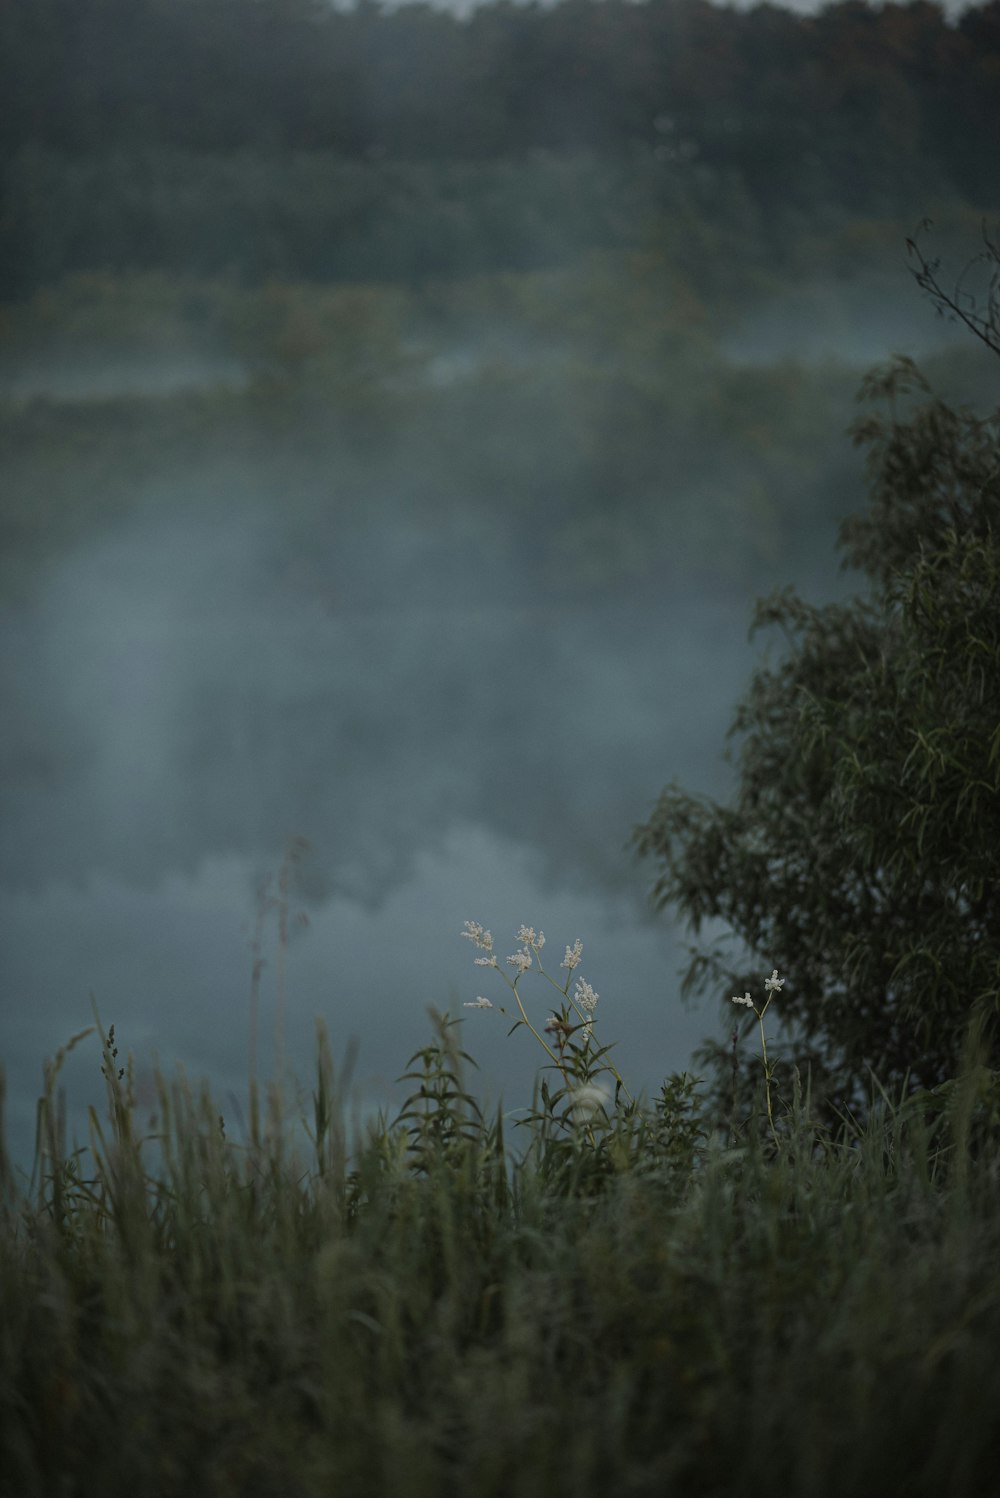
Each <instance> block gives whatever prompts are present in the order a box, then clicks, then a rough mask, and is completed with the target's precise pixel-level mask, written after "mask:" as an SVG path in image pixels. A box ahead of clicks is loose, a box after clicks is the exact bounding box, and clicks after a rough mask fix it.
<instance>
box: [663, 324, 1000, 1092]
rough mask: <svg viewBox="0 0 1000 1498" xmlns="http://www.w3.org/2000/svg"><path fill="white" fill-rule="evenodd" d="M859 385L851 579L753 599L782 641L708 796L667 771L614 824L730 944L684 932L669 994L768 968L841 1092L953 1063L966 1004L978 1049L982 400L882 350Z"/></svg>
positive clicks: (995, 565)
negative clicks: (727, 797)
mask: <svg viewBox="0 0 1000 1498" xmlns="http://www.w3.org/2000/svg"><path fill="white" fill-rule="evenodd" d="M945 300H947V298H946V299H945ZM862 395H863V396H864V397H865V398H866V399H867V400H868V401H869V402H876V403H878V405H879V406H880V407H881V409H875V410H874V411H872V412H871V413H870V414H868V415H866V416H865V417H864V418H863V419H862V420H860V421H859V422H858V423H857V424H856V426H855V429H854V436H855V439H856V441H858V442H860V443H863V444H865V445H866V447H867V451H868V468H869V476H870V489H871V494H870V504H869V507H868V510H867V512H866V513H865V514H863V515H858V516H855V517H853V518H851V519H849V520H847V521H846V522H845V523H844V524H843V526H842V528H841V534H840V546H841V549H842V551H843V554H844V565H845V566H846V567H851V568H855V569H859V570H860V571H861V572H862V573H863V574H864V575H865V577H866V578H867V582H868V588H867V592H866V593H865V594H864V595H862V596H858V597H856V598H855V599H853V600H852V601H850V602H847V603H829V604H825V605H822V606H815V605H812V604H809V603H807V602H806V601H805V600H804V599H802V598H801V597H800V596H799V594H798V593H797V592H796V590H795V589H794V588H788V589H787V590H785V591H783V592H780V593H778V594H775V595H772V596H770V597H768V598H766V599H763V600H761V601H760V602H759V603H758V605H757V609H756V613H755V618H754V624H753V628H754V629H755V630H758V629H761V628H764V627H774V626H777V627H778V629H779V630H781V631H782V632H783V634H784V639H785V649H784V651H783V652H782V654H781V656H780V659H779V660H778V661H777V663H776V664H775V663H772V664H768V663H765V664H763V665H761V666H760V667H759V668H758V669H757V670H756V671H755V672H754V674H753V677H752V680H751V682H750V685H749V689H748V690H747V692H746V694H745V696H744V698H743V700H742V701H741V703H740V704H739V707H738V709H737V712H736V715H735V720H734V722H733V725H732V728H731V730H730V734H731V737H732V739H733V740H734V743H735V745H736V746H737V747H736V764H737V768H738V783H737V788H736V791H735V795H734V798H733V800H732V802H731V804H728V805H719V804H716V803H715V802H712V801H710V800H706V799H702V798H698V797H696V796H692V795H690V794H688V793H686V792H685V791H684V790H683V789H682V788H680V787H678V786H677V785H675V784H674V785H671V786H669V787H667V789H666V790H664V792H663V794H662V795H661V797H660V799H659V801H658V802H657V804H656V806H655V808H654V810H653V812H652V814H651V816H650V818H649V821H648V822H647V823H646V824H645V825H644V826H642V827H640V828H638V829H637V831H636V844H637V846H638V848H639V850H640V852H642V853H644V854H648V855H651V856H652V857H653V858H654V859H655V860H656V862H657V864H658V865H659V873H658V877H657V879H656V882H655V885H654V888H653V899H654V901H655V903H656V905H657V906H658V907H659V908H666V907H674V908H675V909H676V910H677V911H678V912H679V913H680V914H681V915H682V916H684V917H685V918H686V919H687V921H688V922H690V923H691V926H692V927H693V931H694V933H695V935H696V936H698V935H699V934H700V932H701V930H702V927H703V925H704V923H706V922H708V921H710V920H712V921H715V920H720V921H722V922H724V923H726V925H727V926H728V927H729V928H730V931H731V933H733V935H734V936H735V937H736V938H738V939H739V942H740V943H742V945H743V948H744V952H745V953H749V955H750V959H751V961H753V970H752V971H753V976H750V975H749V974H748V971H747V970H746V967H745V966H744V965H743V961H744V954H742V953H741V954H740V955H741V960H740V962H739V963H736V962H734V961H732V960H727V959H726V957H725V955H724V943H723V944H719V943H715V944H714V945H706V944H704V943H703V944H702V945H701V946H696V947H694V948H693V949H692V953H691V960H690V964H689V966H688V969H687V972H686V975H685V989H686V991H688V992H692V991H697V992H711V993H715V994H717V995H718V996H719V997H720V999H723V1001H725V999H726V998H728V996H729V995H730V994H733V993H742V992H743V991H744V988H745V987H753V988H754V989H755V990H759V987H760V983H759V979H760V974H761V973H762V972H764V971H766V970H770V969H771V968H772V967H774V966H777V967H778V968H779V969H780V970H781V972H782V973H784V974H787V975H788V982H787V986H786V987H785V989H784V990H783V992H782V995H781V1004H780V1013H781V1017H782V1019H783V1021H784V1023H785V1026H786V1035H787V1049H786V1054H787V1055H788V1056H789V1057H791V1058H793V1059H798V1060H800V1061H803V1060H806V1059H810V1060H811V1061H812V1062H814V1063H815V1065H816V1066H817V1067H818V1068H820V1069H821V1070H826V1071H827V1073H828V1080H829V1081H830V1083H831V1085H832V1086H833V1088H834V1090H835V1092H836V1093H837V1095H839V1096H840V1097H842V1098H847V1097H849V1096H852V1095H857V1093H858V1089H859V1088H862V1089H864V1088H866V1087H867V1086H868V1085H870V1078H869V1072H870V1071H871V1072H874V1074H875V1076H876V1077H877V1078H878V1079H879V1081H880V1082H881V1083H882V1084H883V1085H887V1084H888V1085H900V1084H908V1085H911V1086H934V1085H936V1084H938V1083H940V1082H942V1081H944V1080H946V1079H947V1078H949V1077H951V1076H953V1075H954V1074H955V1071H956V1067H957V1064H958V1059H959V1056H960V1054H961V1049H962V1045H963V1040H964V1036H965V1033H966V1031H967V1029H968V1025H969V1022H970V1020H971V1019H972V1018H973V1017H974V1016H975V1017H977V1018H978V1019H979V1020H980V1021H981V1022H982V1027H983V1031H984V1034H985V1036H986V1038H987V1039H986V1043H987V1045H988V1046H989V1049H990V1055H991V1059H992V1064H993V1065H994V1066H996V1065H997V1064H1000V1025H998V1023H997V1020H998V1017H1000V852H998V850H1000V412H997V413H994V415H992V416H991V417H988V418H982V417H979V416H977V415H976V414H974V413H973V412H971V411H969V410H965V409H962V410H956V409H953V408H952V407H951V406H949V405H948V404H946V403H945V402H943V401H942V400H940V399H938V398H936V397H935V396H934V395H933V393H932V392H931V391H930V389H929V388H928V386H927V385H926V383H925V381H924V380H923V378H922V376H921V375H920V373H919V371H918V370H917V368H916V367H915V366H914V365H913V363H912V362H911V361H909V360H907V359H904V358H896V359H895V360H893V361H892V363H891V364H890V365H889V366H887V367H886V368H884V369H881V370H878V371H875V372H873V373H872V374H870V375H869V376H868V378H867V379H866V381H865V383H864V386H863V389H862ZM753 959H756V961H754V960H753ZM778 1009H779V1006H778V1005H775V1006H774V1007H773V1008H772V1013H775V1011H777V1010H778ZM705 1055H706V1056H708V1057H711V1056H714V1058H715V1061H716V1063H718V1064H722V1063H723V1055H724V1053H723V1051H722V1049H721V1048H713V1046H712V1045H709V1046H708V1047H707V1048H706V1051H705Z"/></svg>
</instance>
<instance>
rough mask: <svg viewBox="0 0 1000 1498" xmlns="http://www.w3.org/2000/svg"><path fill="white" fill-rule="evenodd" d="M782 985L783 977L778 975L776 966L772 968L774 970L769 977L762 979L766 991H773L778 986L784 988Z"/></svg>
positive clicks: (783, 982) (783, 983)
mask: <svg viewBox="0 0 1000 1498" xmlns="http://www.w3.org/2000/svg"><path fill="white" fill-rule="evenodd" d="M784 986H785V980H784V978H779V977H778V969H777V968H775V969H774V972H773V973H772V974H771V976H770V978H765V979H764V987H765V988H766V989H767V991H768V993H775V992H776V991H777V990H778V989H779V988H784Z"/></svg>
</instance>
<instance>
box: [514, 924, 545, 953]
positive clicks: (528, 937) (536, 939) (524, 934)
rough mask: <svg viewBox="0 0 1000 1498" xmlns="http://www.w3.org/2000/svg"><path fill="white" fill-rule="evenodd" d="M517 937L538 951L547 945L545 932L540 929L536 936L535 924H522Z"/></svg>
mask: <svg viewBox="0 0 1000 1498" xmlns="http://www.w3.org/2000/svg"><path fill="white" fill-rule="evenodd" d="M517 939H518V941H523V942H524V944H525V946H527V947H534V948H535V951H536V952H540V951H541V950H542V948H543V947H544V945H545V932H544V931H539V933H538V935H537V936H536V935H535V928H534V926H521V927H520V929H519V930H518V933H517Z"/></svg>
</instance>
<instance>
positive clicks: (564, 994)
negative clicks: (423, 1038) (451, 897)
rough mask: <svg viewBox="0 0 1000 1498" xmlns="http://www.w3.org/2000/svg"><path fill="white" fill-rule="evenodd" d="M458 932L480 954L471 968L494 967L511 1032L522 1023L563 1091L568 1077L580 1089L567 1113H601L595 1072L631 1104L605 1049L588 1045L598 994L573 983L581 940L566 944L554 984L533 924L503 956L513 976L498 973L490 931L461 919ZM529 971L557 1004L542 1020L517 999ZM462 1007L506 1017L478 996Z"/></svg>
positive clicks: (602, 1097)
mask: <svg viewBox="0 0 1000 1498" xmlns="http://www.w3.org/2000/svg"><path fill="white" fill-rule="evenodd" d="M461 934H462V935H463V936H464V937H465V939H466V940H467V941H471V942H472V945H473V946H474V947H477V948H478V949H479V951H480V952H482V953H484V954H485V955H484V956H482V957H477V958H476V959H475V961H476V962H477V964H479V966H481V967H495V968H497V969H498V971H499V973H500V976H501V977H502V978H503V981H504V982H505V983H506V985H507V987H508V988H509V989H510V991H511V994H512V996H513V1002H514V1004H515V1005H516V1006H517V1013H516V1017H515V1018H514V1025H513V1028H514V1029H515V1030H516V1029H517V1028H518V1026H519V1025H524V1026H525V1028H526V1029H528V1030H529V1031H530V1032H531V1034H532V1035H533V1036H534V1037H535V1039H536V1040H537V1041H538V1044H539V1045H540V1046H541V1047H542V1049H543V1050H544V1051H545V1053H546V1054H547V1056H548V1057H549V1060H550V1061H551V1062H552V1064H553V1065H554V1066H556V1067H558V1069H559V1071H560V1072H561V1073H562V1075H563V1078H564V1080H565V1081H566V1084H567V1088H570V1079H571V1078H573V1079H574V1085H575V1086H576V1088H577V1089H579V1087H580V1085H581V1084H582V1085H583V1091H582V1093H579V1095H577V1094H574V1101H573V1103H572V1105H571V1112H572V1114H573V1116H574V1117H575V1118H576V1119H578V1120H580V1119H583V1118H593V1117H595V1116H596V1115H597V1113H598V1112H599V1111H600V1110H601V1109H605V1111H606V1107H607V1094H606V1093H605V1092H603V1091H602V1090H601V1089H600V1088H595V1087H594V1086H592V1080H591V1079H592V1075H593V1072H594V1070H595V1069H596V1070H597V1071H601V1072H606V1073H607V1074H608V1075H609V1076H611V1077H613V1078H614V1080H615V1084H616V1091H615V1098H616V1100H617V1098H618V1095H619V1093H621V1094H622V1096H623V1097H624V1098H625V1099H626V1101H627V1102H628V1103H631V1101H632V1096H631V1093H630V1092H629V1090H628V1088H627V1087H626V1086H625V1083H624V1082H623V1081H622V1079H621V1077H620V1076H619V1074H618V1071H617V1069H616V1068H615V1067H614V1066H613V1065H612V1064H611V1062H610V1061H608V1060H606V1059H605V1058H606V1055H607V1052H608V1050H609V1049H610V1048H609V1047H608V1046H603V1047H601V1048H600V1049H599V1050H598V1051H597V1052H596V1053H595V1052H594V1051H593V1048H592V1047H591V1044H590V1042H591V1037H592V1035H593V1030H594V1011H595V1010H596V1008H597V1001H598V998H599V997H600V996H599V994H598V993H597V990H596V989H595V988H594V987H593V985H592V984H590V983H588V982H587V980H586V978H581V977H577V978H576V979H575V981H574V979H573V974H574V972H575V971H576V969H577V968H578V967H579V966H580V963H581V961H582V959H583V942H582V941H581V940H580V938H579V937H577V939H576V941H575V942H574V943H573V945H572V946H571V947H570V946H567V948H566V955H565V957H564V958H563V960H562V962H561V963H560V964H559V966H560V967H562V968H564V969H565V970H566V977H565V980H564V981H563V982H561V983H560V982H559V981H558V980H557V979H556V978H555V977H553V975H552V974H551V973H549V972H547V971H546V969H545V966H544V963H543V961H542V948H543V947H544V945H545V932H544V931H536V930H535V928H534V926H519V927H518V931H517V940H518V941H519V942H520V943H521V945H520V946H519V948H518V950H517V951H516V952H512V953H511V955H510V956H509V957H508V958H507V966H508V967H511V968H513V969H514V973H513V976H511V975H510V974H508V973H506V972H504V970H503V968H502V967H500V964H499V963H498V961H497V956H496V953H495V951H494V950H493V934H492V932H490V931H487V930H486V928H485V927H484V926H481V925H480V924H479V922H478V921H466V922H465V930H464V931H463V932H462V933H461ZM529 969H533V970H534V971H535V972H537V974H538V976H539V978H541V979H543V980H544V981H545V982H546V983H550V984H551V985H552V987H553V988H554V989H555V991H556V993H557V994H558V995H559V998H560V1000H561V1004H560V1008H559V1010H558V1011H557V1012H553V1013H552V1014H551V1015H550V1017H549V1018H548V1019H547V1020H544V1021H542V1020H539V1021H537V1022H536V1021H534V1020H533V1018H532V1016H531V1015H530V1014H529V1012H528V1010H527V1009H526V1008H525V1006H524V1000H523V998H522V997H521V989H520V984H521V979H522V978H523V977H524V975H525V973H526V972H528V970H529ZM571 983H573V984H574V987H573V992H572V995H571V994H570V991H569V990H570V984H571ZM464 1007H465V1008H466V1009H493V1008H496V1009H498V1010H499V1012H500V1013H501V1014H502V1015H504V1016H506V1014H507V1010H506V1009H505V1008H504V1006H503V1005H502V1004H496V1005H494V1004H493V1003H492V1002H491V1000H489V999H487V998H484V997H483V996H482V995H481V994H480V995H479V996H478V997H477V998H475V999H466V1000H465V1005H464ZM574 1010H575V1011H576V1015H577V1017H578V1019H579V1021H580V1022H579V1023H578V1024H577V1023H575V1022H574V1020H573V1011H574ZM570 1090H572V1089H570Z"/></svg>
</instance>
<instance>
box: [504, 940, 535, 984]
mask: <svg viewBox="0 0 1000 1498" xmlns="http://www.w3.org/2000/svg"><path fill="white" fill-rule="evenodd" d="M507 961H508V962H509V963H510V965H511V967H516V968H517V972H518V977H520V975H521V974H522V973H526V972H527V971H528V969H529V967H530V966H531V950H530V948H528V947H522V948H521V950H520V951H519V952H514V953H512V955H511V956H510V957H508V958H507Z"/></svg>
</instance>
